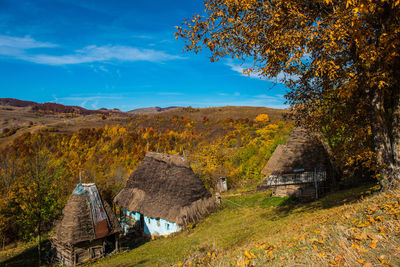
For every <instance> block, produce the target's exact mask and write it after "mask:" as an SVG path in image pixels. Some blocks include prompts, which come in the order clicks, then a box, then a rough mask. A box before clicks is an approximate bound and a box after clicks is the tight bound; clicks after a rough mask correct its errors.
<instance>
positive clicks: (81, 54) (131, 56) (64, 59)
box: [23, 45, 181, 65]
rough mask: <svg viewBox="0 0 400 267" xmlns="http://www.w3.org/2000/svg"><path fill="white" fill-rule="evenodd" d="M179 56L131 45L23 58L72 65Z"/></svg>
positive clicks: (87, 48) (91, 47)
mask: <svg viewBox="0 0 400 267" xmlns="http://www.w3.org/2000/svg"><path fill="white" fill-rule="evenodd" d="M180 58H181V57H179V56H174V55H170V54H167V53H165V52H162V51H156V50H153V49H140V48H136V47H129V46H118V45H117V46H95V45H91V46H87V47H85V48H83V49H81V50H76V51H75V53H74V54H70V55H61V56H52V55H29V56H25V57H24V58H23V59H25V60H27V61H31V62H35V63H38V64H46V65H70V64H81V63H92V62H104V61H113V60H117V61H150V62H163V61H167V60H173V59H180Z"/></svg>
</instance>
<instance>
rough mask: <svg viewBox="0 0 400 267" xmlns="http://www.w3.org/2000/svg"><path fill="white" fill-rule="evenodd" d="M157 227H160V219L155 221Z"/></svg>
mask: <svg viewBox="0 0 400 267" xmlns="http://www.w3.org/2000/svg"><path fill="white" fill-rule="evenodd" d="M157 226H158V227H160V219H157Z"/></svg>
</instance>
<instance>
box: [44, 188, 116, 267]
mask: <svg viewBox="0 0 400 267" xmlns="http://www.w3.org/2000/svg"><path fill="white" fill-rule="evenodd" d="M120 232H121V227H120V225H119V222H118V219H117V217H116V216H115V214H114V212H113V210H112V209H111V207H110V206H109V205H108V203H107V202H105V201H103V200H102V198H101V196H100V193H99V191H98V189H97V186H96V184H94V183H91V184H81V183H80V184H78V185H77V187H76V188H75V190H74V192H73V193H72V195H71V196H70V198H69V199H68V202H67V204H66V206H65V207H64V209H63V211H62V219H61V220H60V221H58V222H57V223H56V226H55V234H54V236H52V237H51V243H52V246H53V247H54V248H55V251H56V258H57V260H58V261H59V262H60V263H62V264H63V265H75V264H77V263H82V262H85V261H87V260H90V259H93V258H97V257H102V256H104V255H105V254H106V253H108V252H111V251H113V250H115V249H117V247H118V244H117V241H118V234H119V233H120Z"/></svg>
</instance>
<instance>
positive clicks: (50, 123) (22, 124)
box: [0, 98, 286, 148]
mask: <svg viewBox="0 0 400 267" xmlns="http://www.w3.org/2000/svg"><path fill="white" fill-rule="evenodd" d="M151 110H152V109H151ZM139 113H140V112H139ZM260 113H266V114H268V115H269V117H270V119H271V121H276V120H283V119H284V114H285V113H286V111H285V110H281V109H270V108H266V107H230V106H226V107H214V108H196V109H193V108H190V107H188V108H178V107H173V108H165V109H162V108H160V109H159V110H158V111H157V112H150V113H147V114H134V112H133V114H132V113H130V112H121V111H118V110H87V109H84V108H81V107H75V106H64V105H60V104H55V103H45V104H38V103H35V102H31V101H22V100H17V99H8V98H1V99H0V148H2V147H4V146H5V145H7V144H10V143H11V142H12V141H13V140H15V139H16V138H17V137H19V136H21V135H23V134H25V133H27V132H30V133H33V132H37V131H39V130H47V131H51V132H54V133H60V134H63V133H73V132H76V131H78V130H79V129H82V128H99V127H104V126H105V125H122V126H125V125H127V124H130V123H132V124H134V125H136V126H137V127H153V128H155V129H158V128H160V129H162V130H165V129H166V128H171V123H170V122H166V120H170V119H171V118H174V117H175V118H188V119H190V120H193V121H195V122H198V123H201V122H203V121H204V120H207V121H210V122H218V121H223V120H227V119H232V120H239V119H250V120H252V119H254V118H255V117H256V116H257V115H258V114H260ZM161 121H163V122H161Z"/></svg>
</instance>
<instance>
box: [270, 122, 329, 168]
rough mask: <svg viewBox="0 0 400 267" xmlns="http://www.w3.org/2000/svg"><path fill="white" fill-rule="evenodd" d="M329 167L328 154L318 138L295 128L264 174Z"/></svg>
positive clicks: (274, 154) (273, 155) (277, 149)
mask: <svg viewBox="0 0 400 267" xmlns="http://www.w3.org/2000/svg"><path fill="white" fill-rule="evenodd" d="M329 166H330V161H329V156H328V153H327V151H326V150H325V148H324V146H323V145H322V143H321V141H320V140H319V139H318V138H317V136H316V135H314V134H312V133H309V132H308V131H306V130H305V129H303V128H295V129H294V130H293V132H292V133H291V135H290V138H289V140H288V141H287V143H286V145H279V146H278V147H277V148H276V150H275V151H274V153H273V154H272V156H271V158H270V159H269V161H268V162H267V165H266V166H265V168H264V169H263V170H262V174H264V175H266V176H268V175H271V174H273V175H279V174H287V173H293V172H295V171H296V170H297V171H299V170H304V171H314V169H317V170H327V169H328V168H329Z"/></svg>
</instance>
